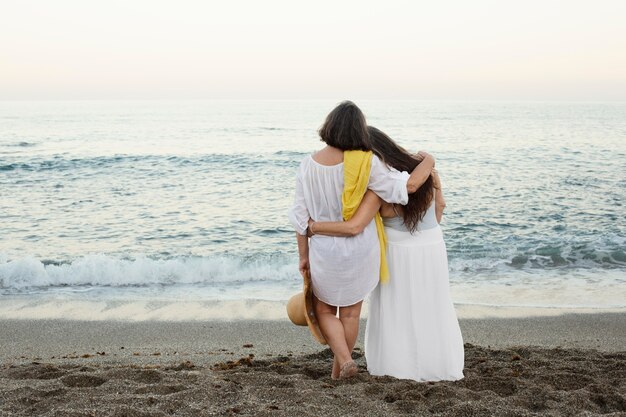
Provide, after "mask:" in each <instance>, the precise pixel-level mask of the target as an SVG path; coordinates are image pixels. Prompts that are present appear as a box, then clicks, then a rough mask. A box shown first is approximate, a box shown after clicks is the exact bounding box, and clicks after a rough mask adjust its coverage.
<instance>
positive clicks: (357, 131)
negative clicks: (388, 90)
mask: <svg viewBox="0 0 626 417" xmlns="http://www.w3.org/2000/svg"><path fill="white" fill-rule="evenodd" d="M319 135H320V138H321V140H322V142H326V144H327V145H329V146H333V147H335V148H338V149H341V150H342V151H353V150H359V149H360V150H362V151H369V150H371V149H372V146H371V144H370V139H369V133H368V130H367V123H366V121H365V115H363V112H362V111H361V109H359V107H358V106H357V105H356V104H354V103H353V102H351V101H344V102H341V103H339V105H338V106H337V107H335V108H334V109H333V110H332V111H331V112H330V113H329V114H328V116H326V121H325V122H324V124H323V125H322V127H320V130H319Z"/></svg>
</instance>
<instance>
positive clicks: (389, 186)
mask: <svg viewBox="0 0 626 417" xmlns="http://www.w3.org/2000/svg"><path fill="white" fill-rule="evenodd" d="M416 157H417V158H423V160H422V161H421V162H420V164H418V165H417V167H416V168H415V169H414V170H413V172H411V174H409V173H408V172H406V171H402V172H400V171H398V170H397V169H395V168H393V167H391V166H388V165H387V164H385V163H384V162H383V161H381V160H380V159H379V158H378V157H377V156H376V155H374V156H373V157H372V164H371V169H370V179H369V183H368V185H367V188H369V189H370V190H372V191H374V192H375V193H376V194H378V196H379V197H380V198H382V199H383V200H384V201H386V202H387V203H392V204H401V205H405V204H407V203H408V201H409V194H412V193H414V192H415V191H417V190H418V189H419V187H421V186H422V184H424V182H425V181H426V179H428V176H429V175H430V172H431V171H432V169H433V166H434V163H435V162H434V161H435V160H434V158H433V157H432V156H431V155H428V154H427V153H426V152H420V154H418V155H416Z"/></svg>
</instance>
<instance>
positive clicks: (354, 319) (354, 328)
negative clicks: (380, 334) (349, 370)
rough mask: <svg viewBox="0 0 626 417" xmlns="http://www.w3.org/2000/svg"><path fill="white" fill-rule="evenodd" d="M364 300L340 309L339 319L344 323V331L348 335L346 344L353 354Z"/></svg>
mask: <svg viewBox="0 0 626 417" xmlns="http://www.w3.org/2000/svg"><path fill="white" fill-rule="evenodd" d="M362 305H363V301H359V302H358V303H356V304H353V305H351V306H349V307H341V308H340V309H339V320H340V321H341V324H342V325H343V331H344V334H345V336H346V345H347V346H348V350H349V351H350V355H352V350H353V349H354V345H355V344H356V339H357V337H358V336H359V320H360V318H361V306H362Z"/></svg>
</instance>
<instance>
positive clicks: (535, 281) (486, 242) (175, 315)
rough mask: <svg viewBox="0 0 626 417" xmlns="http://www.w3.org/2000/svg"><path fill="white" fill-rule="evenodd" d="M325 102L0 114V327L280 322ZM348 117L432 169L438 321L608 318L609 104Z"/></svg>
mask: <svg viewBox="0 0 626 417" xmlns="http://www.w3.org/2000/svg"><path fill="white" fill-rule="evenodd" d="M335 104H336V101H333V100H308V101H297V100H294V101H243V100H234V101H227V100H218V101H200V100H196V101H192V100H190V101H38V102H32V101H31V102H29V101H5V102H0V318H73V319H87V320H98V319H122V320H144V319H158V320H193V319H210V318H218V319H229V318H283V317H284V316H285V313H284V302H285V300H287V299H288V298H289V297H290V296H291V295H292V294H293V293H295V292H297V291H298V290H299V289H300V288H301V279H300V277H299V274H298V269H297V261H298V259H297V252H296V243H295V234H294V231H293V230H292V228H291V226H290V224H289V222H288V220H287V210H288V208H289V206H290V205H291V202H292V199H293V189H294V181H295V172H296V169H297V167H298V165H299V163H300V161H301V160H302V159H303V158H304V157H305V156H306V155H308V154H310V153H311V152H313V151H315V150H316V149H319V148H320V147H321V146H322V143H321V142H320V141H319V138H318V136H317V132H316V131H317V128H318V127H319V126H320V125H321V124H322V122H323V120H324V117H325V115H326V114H327V113H328V112H329V111H330V110H331V109H332V108H333V107H334V105H335ZM357 104H358V105H359V106H360V107H361V108H362V109H363V111H364V112H365V114H366V117H367V119H368V123H369V124H371V125H374V126H376V127H378V128H380V129H382V130H383V131H385V132H387V133H388V134H389V135H390V136H391V137H392V138H394V139H396V140H397V141H398V142H399V143H400V144H401V145H403V146H405V147H406V148H407V149H410V150H420V149H424V150H427V151H429V152H430V153H432V154H433V155H434V156H435V158H436V160H437V162H436V164H437V168H438V170H439V172H440V175H441V177H442V182H443V191H444V195H445V197H446V200H447V208H446V212H445V215H444V221H443V222H442V228H443V231H444V235H445V239H446V245H447V249H448V256H449V262H450V285H451V290H452V295H453V300H454V301H455V303H456V304H457V306H482V307H519V308H530V309H532V308H544V309H545V308H547V309H557V310H558V309H597V310H606V309H616V308H617V309H622V308H626V210H625V207H624V204H625V203H626V103H621V102H607V103H601V102H599V103H557V102H453V101H432V102H430V101H357Z"/></svg>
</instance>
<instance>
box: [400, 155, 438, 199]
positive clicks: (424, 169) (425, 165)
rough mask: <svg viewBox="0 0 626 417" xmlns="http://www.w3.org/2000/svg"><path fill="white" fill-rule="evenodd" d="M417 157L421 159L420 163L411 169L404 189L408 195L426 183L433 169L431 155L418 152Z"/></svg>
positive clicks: (433, 161)
mask: <svg viewBox="0 0 626 417" xmlns="http://www.w3.org/2000/svg"><path fill="white" fill-rule="evenodd" d="M417 156H418V157H421V162H420V163H419V164H418V165H417V166H416V167H415V169H413V171H412V172H411V175H410V176H409V179H408V180H407V182H406V189H407V192H408V193H409V194H413V193H414V192H416V191H417V190H418V189H419V188H420V187H421V186H422V184H424V183H425V182H426V180H427V179H428V177H429V176H430V174H431V172H432V171H433V168H434V167H435V158H433V156H432V155H431V154H429V153H427V152H424V151H420V152H418V153H417Z"/></svg>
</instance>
